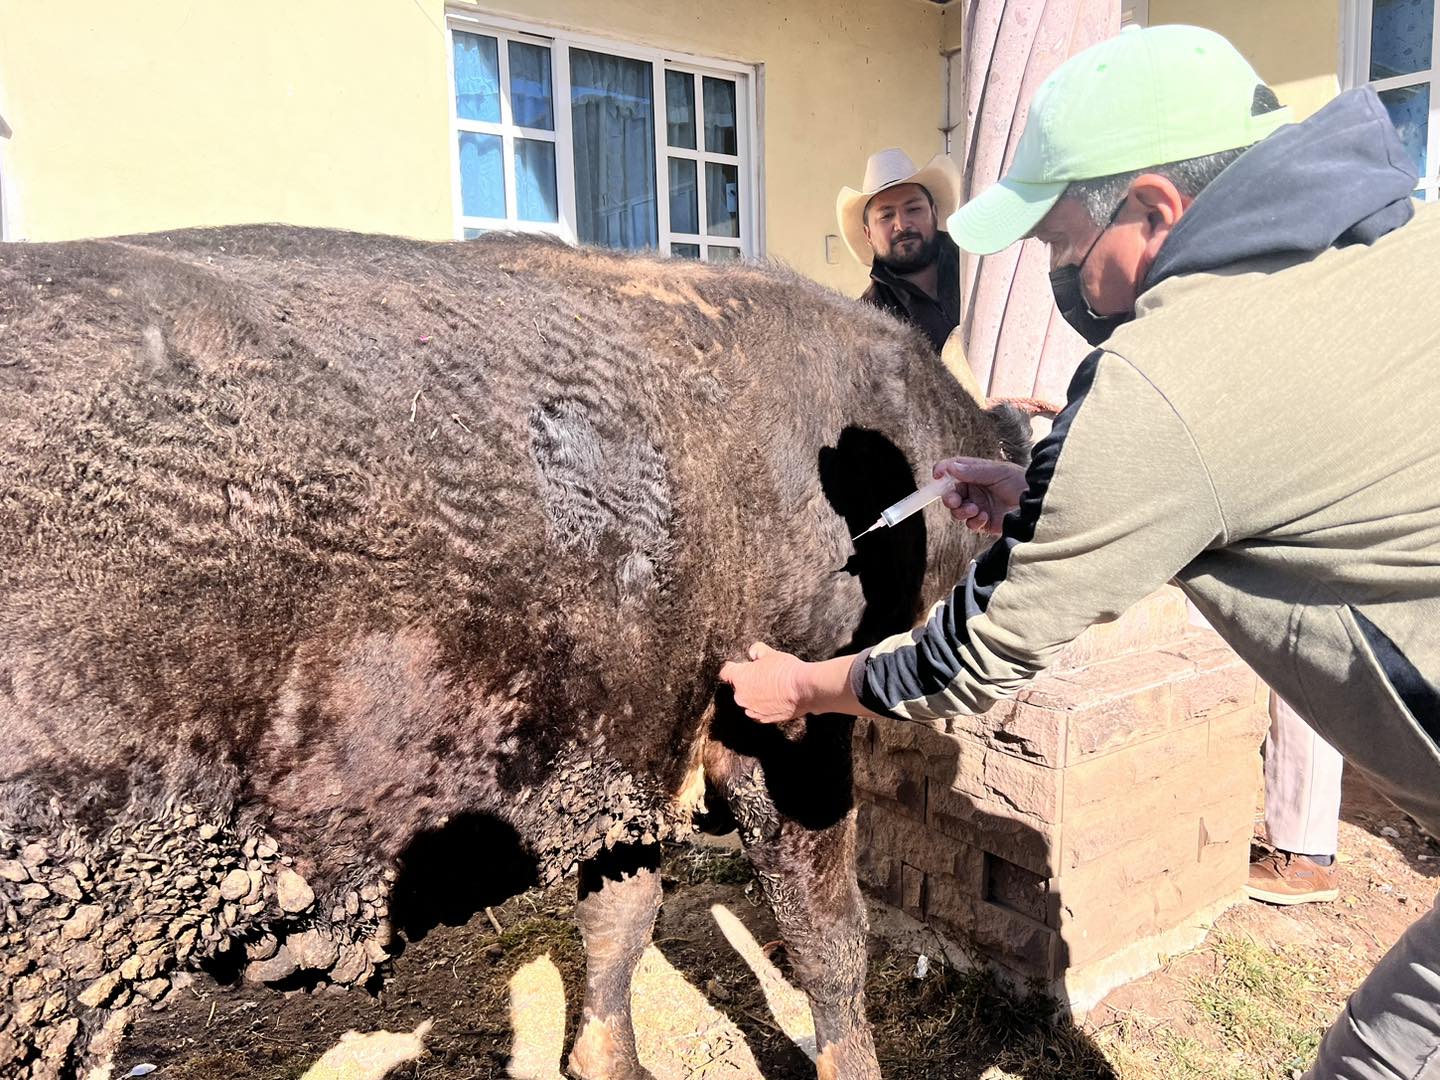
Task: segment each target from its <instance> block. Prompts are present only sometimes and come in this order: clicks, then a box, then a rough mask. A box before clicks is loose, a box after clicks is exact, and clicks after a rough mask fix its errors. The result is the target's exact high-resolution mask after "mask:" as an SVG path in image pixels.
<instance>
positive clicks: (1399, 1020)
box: [1305, 907, 1440, 1080]
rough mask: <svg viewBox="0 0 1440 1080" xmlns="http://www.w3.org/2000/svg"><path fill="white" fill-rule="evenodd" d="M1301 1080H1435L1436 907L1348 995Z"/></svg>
mask: <svg viewBox="0 0 1440 1080" xmlns="http://www.w3.org/2000/svg"><path fill="white" fill-rule="evenodd" d="M1305 1080H1440V907H1432V908H1431V909H1430V910H1429V911H1428V912H1426V913H1425V914H1424V915H1422V916H1421V917H1420V919H1419V920H1418V921H1417V922H1416V923H1415V924H1414V925H1413V926H1411V927H1410V929H1409V930H1406V931H1405V933H1404V935H1403V936H1401V938H1400V940H1399V941H1397V942H1396V943H1395V945H1394V946H1393V947H1392V948H1391V950H1390V951H1389V952H1388V953H1386V954H1385V956H1384V957H1383V958H1382V959H1381V960H1380V963H1378V964H1377V965H1375V970H1374V971H1372V972H1371V973H1370V975H1369V977H1368V978H1366V980H1365V981H1364V982H1363V983H1361V984H1360V988H1359V989H1358V990H1356V991H1355V993H1353V994H1351V995H1350V1000H1349V1001H1348V1002H1346V1003H1345V1008H1344V1011H1342V1012H1341V1013H1340V1015H1339V1017H1338V1018H1337V1019H1336V1020H1335V1023H1334V1024H1332V1025H1331V1027H1330V1030H1329V1031H1327V1032H1326V1033H1325V1039H1324V1041H1323V1042H1321V1044H1320V1055H1319V1057H1317V1058H1316V1059H1315V1064H1314V1065H1312V1066H1311V1067H1310V1071H1309V1072H1307V1073H1306V1074H1305Z"/></svg>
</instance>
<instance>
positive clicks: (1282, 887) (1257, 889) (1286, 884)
mask: <svg viewBox="0 0 1440 1080" xmlns="http://www.w3.org/2000/svg"><path fill="white" fill-rule="evenodd" d="M1338 871H1339V867H1338V864H1336V863H1331V864H1330V865H1329V866H1321V865H1320V864H1319V863H1316V862H1314V861H1313V860H1312V859H1310V858H1308V857H1307V856H1304V855H1292V854H1290V852H1288V851H1272V852H1270V853H1269V854H1268V855H1266V856H1264V857H1263V858H1259V859H1256V860H1255V861H1254V862H1252V863H1251V864H1250V880H1249V882H1248V883H1247V884H1246V886H1245V891H1246V892H1247V893H1249V894H1250V899H1252V900H1264V901H1265V902H1266V903H1269V904H1313V903H1315V902H1317V901H1324V900H1334V899H1335V898H1336V897H1338V896H1339V895H1340V890H1339V888H1338V887H1337V886H1336V881H1337V879H1338V878H1339V872H1338Z"/></svg>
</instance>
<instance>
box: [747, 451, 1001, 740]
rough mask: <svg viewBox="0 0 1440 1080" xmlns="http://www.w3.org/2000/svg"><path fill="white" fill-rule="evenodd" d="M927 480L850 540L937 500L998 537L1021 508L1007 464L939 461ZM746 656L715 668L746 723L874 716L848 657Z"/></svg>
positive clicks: (758, 646)
mask: <svg viewBox="0 0 1440 1080" xmlns="http://www.w3.org/2000/svg"><path fill="white" fill-rule="evenodd" d="M934 476H935V479H934V480H933V481H931V482H930V483H928V484H926V485H925V486H924V487H922V488H920V490H918V491H916V492H913V493H912V494H910V495H907V496H906V497H905V498H903V499H901V500H900V501H899V502H897V503H895V504H894V505H893V506H890V507H887V508H886V509H885V510H884V512H883V513H881V515H880V518H879V520H878V521H876V522H875V524H874V525H872V526H870V528H868V529H866V530H865V532H862V533H860V534H859V536H856V537H855V538H854V539H855V540H859V539H861V537H863V536H865V535H866V534H867V533H871V532H874V531H875V530H876V529H882V528H889V527H892V526H895V525H898V524H899V523H900V522H902V521H904V520H905V519H906V518H908V517H910V516H911V515H912V514H915V513H918V512H919V511H921V510H923V509H924V508H925V507H927V506H929V505H930V504H931V503H932V502H934V501H935V500H936V499H939V500H941V502H943V503H944V504H945V506H946V508H947V509H949V511H950V516H951V517H953V518H954V519H955V520H956V521H959V522H961V523H962V524H964V525H965V526H966V527H967V528H969V529H972V530H974V531H975V532H983V533H988V534H990V535H992V536H998V535H999V533H1000V528H1001V523H1002V522H1003V521H1004V519H1005V515H1006V514H1008V513H1009V512H1010V511H1011V510H1014V509H1015V508H1016V507H1018V506H1019V505H1020V499H1021V497H1022V496H1023V495H1024V494H1025V486H1026V485H1025V469H1024V467H1023V466H1021V465H1016V464H1015V463H1013V462H1009V461H987V460H985V459H983V458H969V457H955V458H946V459H945V460H944V461H941V462H939V463H938V464H937V465H936V466H935V469H934ZM748 656H749V658H750V659H749V661H748V662H736V661H732V662H730V663H728V664H726V665H725V666H724V667H722V668H721V669H720V678H721V679H722V680H723V681H725V682H727V683H729V684H730V685H731V686H733V687H734V688H735V703H736V704H737V705H739V706H740V707H741V708H742V709H744V710H745V714H746V715H747V716H749V717H750V718H751V719H752V720H759V721H761V722H763V723H768V724H780V723H784V722H785V721H787V720H792V719H794V718H795V717H797V716H804V715H806V714H807V713H823V712H838V713H845V714H848V715H851V716H870V715H873V714H872V713H870V711H869V710H868V709H866V708H865V707H864V706H863V705H861V704H860V701H859V699H858V698H857V697H856V696H855V693H854V691H853V690H852V689H851V667H852V666H853V664H854V662H855V657H853V656H837V657H835V658H834V659H833V660H824V661H820V662H818V663H806V662H805V661H803V660H801V659H799V658H798V657H795V656H791V655H790V654H789V653H783V652H778V651H776V650H775V649H772V648H770V646H768V645H766V644H765V643H764V642H760V641H757V642H755V643H754V644H753V645H751V646H750V649H749V652H748Z"/></svg>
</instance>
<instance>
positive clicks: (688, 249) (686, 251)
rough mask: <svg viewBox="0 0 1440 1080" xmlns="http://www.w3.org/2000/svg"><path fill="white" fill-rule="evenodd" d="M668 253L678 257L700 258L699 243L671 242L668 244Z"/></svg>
mask: <svg viewBox="0 0 1440 1080" xmlns="http://www.w3.org/2000/svg"><path fill="white" fill-rule="evenodd" d="M670 254H671V255H674V256H675V257H676V258H679V259H698V258H700V245H699V244H671V245H670Z"/></svg>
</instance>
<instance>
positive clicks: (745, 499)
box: [0, 227, 1004, 1078]
mask: <svg viewBox="0 0 1440 1080" xmlns="http://www.w3.org/2000/svg"><path fill="white" fill-rule="evenodd" d="M1003 427H1004V425H1003V424H1002V423H1000V422H999V421H998V420H997V418H996V417H994V416H991V415H989V414H986V413H983V412H981V411H980V410H979V408H978V406H976V405H975V404H974V402H973V401H971V400H970V399H969V398H968V397H966V396H965V395H964V394H963V393H962V392H961V391H960V390H959V389H958V387H957V386H955V385H954V384H953V382H951V380H950V379H949V377H948V376H947V375H946V374H945V372H944V370H943V369H942V368H941V367H940V365H939V364H938V363H937V362H935V361H934V359H933V358H932V357H931V355H930V354H929V351H928V349H927V348H926V347H925V346H924V343H923V342H922V341H921V339H920V338H919V337H918V336H916V335H915V334H913V333H911V332H908V331H904V330H902V329H901V328H900V327H899V326H898V325H897V324H895V323H894V322H891V321H890V320H889V319H888V318H885V317H883V316H880V315H878V314H875V313H873V312H868V311H865V310H862V309H860V308H859V307H857V306H856V305H854V304H852V303H850V302H848V301H845V300H843V299H841V298H840V297H838V296H835V295H834V294H831V293H828V292H826V291H824V290H822V289H820V288H818V287H816V286H814V285H812V284H808V283H806V282H804V281H803V280H801V279H799V278H798V277H796V276H794V275H791V274H788V273H784V272H781V271H776V270H766V269H759V268H751V267H744V268H732V269H717V268H712V267H702V266H698V265H691V264H688V263H685V262H679V261H664V262H662V261H657V260H654V259H650V258H640V257H625V256H620V255H614V254H608V253H601V252H598V251H587V250H574V249H570V248H567V247H564V246H561V245H558V244H554V243H547V242H542V241H532V240H523V239H515V238H495V239H487V240H485V241H482V242H478V243H472V244H427V243H419V242H412V241H406V240H399V239H391V238H381V237H363V236H356V235H351V234H344V233H336V232H324V231H307V230H297V229H289V228H281V227H254V228H238V229H223V230H203V231H189V232H180V233H171V234H167V235H154V236H144V237H135V238H128V239H123V240H113V241H96V242H82V243H70V244H54V245H26V246H14V245H12V246H9V247H5V248H0V733H3V737H0V917H3V925H0V1073H4V1074H5V1075H7V1076H10V1075H19V1076H27V1075H29V1076H34V1077H41V1076H54V1075H57V1074H59V1075H65V1074H68V1073H69V1072H71V1071H74V1070H76V1069H78V1068H80V1067H83V1066H85V1065H88V1064H90V1063H92V1062H93V1061H95V1060H96V1059H97V1058H99V1057H101V1056H103V1055H104V1053H106V1052H107V1051H108V1050H109V1049H111V1048H113V1045H114V1043H115V1041H116V1040H117V1039H118V1037H119V1032H120V1031H121V1030H122V1029H123V1025H124V1017H125V1010H126V1009H127V1008H130V1007H134V1006H139V1005H145V1004H146V1003H147V1002H149V1001H153V1000H162V999H163V997H164V996H165V995H166V994H167V993H168V992H170V989H171V977H172V975H173V974H174V973H175V972H177V971H178V970H179V969H181V968H183V967H184V966H186V965H187V964H193V963H196V962H200V961H214V962H217V963H221V964H224V963H227V962H228V963H229V964H230V965H231V966H232V968H243V971H244V973H245V975H246V976H247V977H249V978H253V979H258V980H264V981H268V982H275V983H278V984H280V985H300V984H302V983H304V982H306V981H310V982H313V981H315V980H316V979H324V980H329V981H333V982H342V983H364V982H366V981H367V980H369V979H371V978H372V976H373V975H374V974H375V972H376V968H377V965H380V964H381V963H382V962H383V960H384V957H385V956H386V947H387V945H388V944H389V942H390V937H391V933H392V929H391V927H392V925H393V924H395V923H397V922H398V923H399V924H400V925H401V926H402V928H404V927H405V926H412V927H414V928H416V929H420V930H423V928H424V926H425V925H426V924H427V922H431V921H433V920H434V919H435V918H437V917H452V916H463V915H465V914H468V913H469V912H470V911H473V910H475V905H476V904H477V903H480V902H483V899H484V898H486V897H487V896H488V895H490V894H497V895H498V894H500V893H502V892H503V891H505V890H506V889H508V888H510V887H511V886H512V885H516V884H523V883H525V882H526V881H529V880H536V879H538V880H540V881H553V880H555V879H557V878H559V877H560V876H562V875H564V874H567V873H569V872H571V871H572V870H573V869H574V868H576V867H577V866H582V867H583V868H584V872H583V873H582V874H581V903H580V914H581V923H582V928H583V930H584V936H585V941H586V945H587V949H588V950H589V954H590V958H591V973H590V979H589V986H588V997H587V1003H586V1012H585V1020H584V1022H583V1024H582V1031H581V1034H580V1037H579V1039H578V1041H577V1045H576V1047H575V1050H574V1053H573V1054H572V1057H571V1068H572V1070H573V1072H574V1074H575V1075H577V1076H583V1077H591V1078H598V1077H626V1078H628V1077H638V1076H641V1075H644V1074H643V1072H642V1071H641V1070H640V1067H639V1065H638V1064H637V1063H636V1062H635V1060H634V1051H633V1038H632V1037H631V1029H630V1021H629V1015H628V994H629V978H630V973H631V971H632V970H633V966H634V962H635V959H636V957H637V956H638V951H639V949H640V948H641V947H643V944H644V942H645V940H646V939H647V938H648V927H649V925H650V922H651V921H652V920H653V917H654V911H655V907H656V905H657V904H658V901H659V888H658V884H657V879H656V875H655V871H654V867H655V860H654V857H653V854H652V853H653V851H654V850H655V848H656V846H657V845H658V843H659V842H660V841H664V840H666V839H669V838H672V837H678V836H681V835H683V834H684V833H685V832H686V830H687V829H688V828H689V827H690V818H691V814H692V812H693V811H694V809H695V808H696V804H697V802H698V796H699V795H700V793H701V791H702V790H703V786H702V784H701V772H700V770H701V769H702V768H703V769H704V770H705V773H706V776H707V778H708V780H709V783H710V787H711V793H712V798H711V803H712V806H711V809H712V811H715V810H718V811H719V812H721V813H728V814H730V815H733V817H734V819H736V820H737V821H738V823H739V825H740V828H741V832H742V836H743V838H744V840H745V842H746V845H747V848H748V849H749V851H750V853H751V855H752V857H753V858H754V861H755V863H756V865H757V868H758V870H759V873H760V877H761V881H762V883H763V884H764V887H765V889H766V892H767V895H768V896H769V898H770V900H771V902H772V903H773V904H774V905H775V907H776V911H777V915H778V917H779V919H780V924H781V927H782V930H783V932H784V933H785V935H786V938H787V940H788V941H789V942H790V944H791V954H792V956H793V958H794V962H795V966H796V971H797V976H798V978H799V980H800V982H801V984H802V985H803V987H804V989H805V990H806V991H807V993H808V994H809V995H810V997H811V1000H812V1004H813V1006H814V1011H815V1018H816V1025H817V1030H818V1034H819V1044H820V1049H821V1056H820V1062H819V1066H818V1067H819V1070H820V1073H821V1075H822V1076H841V1077H861V1076H874V1075H877V1073H876V1067H875V1063H874V1052H873V1048H872V1047H871V1044H870V1037H869V1033H868V1028H867V1027H866V1024H865V1020H864V1015H863V1008H862V1004H861V997H860V994H861V988H862V985H863V971H864V918H863V909H862V907H861V905H860V901H859V897H858V893H857V892H856V888H855V881H854V865H853V864H854V859H853V854H854V853H853V844H854V839H853V815H852V814H851V812H850V811H851V806H850V782H849V727H848V725H847V724H845V723H844V722H842V721H840V720H838V719H836V718H829V719H827V720H825V721H823V722H822V721H812V722H810V723H809V724H808V726H807V725H795V726H794V727H793V729H792V730H788V731H787V730H778V729H764V730H761V729H759V728H757V727H756V726H754V725H751V724H749V723H748V722H746V721H744V720H743V718H742V717H741V716H740V715H739V714H738V713H737V712H736V711H735V710H734V708H733V705H728V704H727V702H726V701H725V699H724V697H723V695H722V696H721V697H720V699H719V703H718V705H717V703H716V700H717V699H716V696H715V687H716V672H717V670H718V668H719V666H720V664H721V663H722V662H723V661H724V660H726V659H728V658H731V657H735V656H737V655H739V654H740V652H741V650H742V649H743V647H744V646H745V645H746V644H748V642H750V641H751V640H752V639H757V638H759V639H765V640H767V641H770V642H771V643H773V644H775V645H777V646H779V647H781V648H788V649H792V650H795V651H797V652H799V653H801V654H804V655H807V656H812V657H819V656H824V655H829V654H833V653H834V652H836V650H838V649H841V648H845V647H854V646H857V645H863V644H865V643H867V642H870V641H873V640H876V639H877V638H878V637H880V636H881V635H883V634H886V633H890V632H893V631H896V630H899V629H903V628H905V627H907V626H909V625H911V624H912V622H913V621H914V620H915V618H916V617H917V615H918V614H919V613H920V612H921V610H922V607H921V605H922V602H923V601H924V600H925V599H926V598H933V597H934V596H936V595H937V594H938V593H939V591H940V587H941V586H942V585H944V584H946V583H949V582H952V581H954V580H955V578H956V577H957V576H958V574H959V572H960V570H961V567H962V566H963V564H964V561H965V560H966V559H967V558H968V557H969V556H970V555H971V554H973V551H972V550H971V546H967V545H969V542H968V541H965V540H964V539H963V538H962V537H961V536H960V535H959V533H960V530H958V529H951V530H935V529H932V530H931V531H930V532H929V533H928V535H927V531H926V529H925V527H924V525H923V524H922V523H921V519H919V518H916V519H912V521H911V522H909V523H907V524H906V525H905V526H902V527H899V528H896V529H893V530H889V531H888V532H886V533H883V534H877V535H875V536H873V537H871V538H867V540H865V541H864V542H862V545H861V547H860V550H859V552H858V553H852V550H851V547H850V544H849V541H848V537H849V535H850V534H852V533H855V532H858V531H859V530H860V529H862V528H864V527H865V526H867V525H869V524H870V522H871V521H873V520H874V518H875V517H876V516H877V514H878V512H879V510H880V509H881V508H883V507H884V506H885V505H887V504H888V503H890V502H892V501H894V500H895V499H896V498H898V497H899V496H900V495H903V494H904V493H906V492H907V491H910V490H913V487H914V478H915V477H916V476H917V475H918V476H921V477H922V479H923V472H922V471H923V470H924V469H926V467H927V466H928V464H929V463H930V462H931V461H932V460H934V459H936V458H938V457H940V456H942V455H944V454H945V453H949V452H966V453H972V454H982V455H985V454H994V453H996V452H997V451H998V449H999V447H1000V445H1001V435H1002V428H1003ZM842 567H843V568H844V569H843V570H838V569H837V568H842ZM927 567H928V579H927V578H926V573H927V570H926V568H927ZM502 868H509V869H514V870H516V871H517V874H518V876H516V877H515V878H514V879H513V880H511V879H510V878H505V879H504V880H501V873H500V872H501V869H502Z"/></svg>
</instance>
